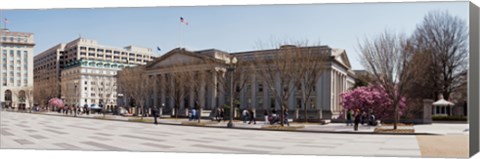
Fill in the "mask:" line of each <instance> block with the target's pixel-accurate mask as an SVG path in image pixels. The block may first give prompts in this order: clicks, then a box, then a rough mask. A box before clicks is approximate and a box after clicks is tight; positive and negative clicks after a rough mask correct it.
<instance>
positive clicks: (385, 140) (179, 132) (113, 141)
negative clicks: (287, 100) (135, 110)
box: [0, 111, 422, 157]
mask: <svg viewBox="0 0 480 159" xmlns="http://www.w3.org/2000/svg"><path fill="white" fill-rule="evenodd" d="M0 115H1V116H0V119H1V122H0V123H1V125H0V126H1V131H0V137H1V140H0V148H2V149H3V148H7V149H18V148H27V149H50V150H61V149H69V150H110V151H163V152H217V153H255V154H315V155H339V156H343V155H347V156H350V155H368V156H410V157H421V156H422V154H421V150H420V147H419V143H418V142H417V136H415V135H371V134H335V133H304V132H281V131H262V130H239V129H227V128H206V127H191V126H177V125H164V124H160V125H154V124H145V123H135V122H122V121H109V120H97V119H85V118H73V117H64V116H55V115H44V114H28V113H15V112H6V111H2V112H1V113H0ZM241 125H242V124H237V126H241ZM257 125H260V123H257ZM365 129H366V128H365Z"/></svg>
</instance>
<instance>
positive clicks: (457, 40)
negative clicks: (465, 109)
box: [411, 11, 468, 99]
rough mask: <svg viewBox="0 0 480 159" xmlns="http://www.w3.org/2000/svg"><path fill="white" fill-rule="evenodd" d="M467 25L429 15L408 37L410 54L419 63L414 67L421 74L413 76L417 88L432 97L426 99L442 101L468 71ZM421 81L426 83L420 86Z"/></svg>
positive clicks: (456, 19) (440, 14)
mask: <svg viewBox="0 0 480 159" xmlns="http://www.w3.org/2000/svg"><path fill="white" fill-rule="evenodd" d="M467 29H468V28H467V23H466V22H465V21H464V20H463V19H461V18H459V17H457V16H453V15H451V14H449V13H448V12H447V11H432V12H430V13H428V14H427V15H426V16H425V17H424V19H423V22H422V23H421V24H419V25H417V28H416V30H415V32H414V34H413V36H412V37H411V41H412V45H411V47H412V48H411V49H412V50H411V51H412V52H415V56H417V58H420V59H422V62H421V63H419V65H418V66H417V67H421V68H422V70H424V72H422V76H416V78H417V79H416V80H415V81H417V82H419V83H417V88H419V87H420V88H421V87H423V88H424V89H428V90H430V91H431V92H432V93H430V94H428V96H427V97H429V98H433V99H436V98H437V96H438V95H439V94H442V95H443V97H445V99H449V96H450V94H451V93H452V92H454V91H455V90H456V89H457V88H459V87H460V86H461V82H460V81H461V75H462V74H464V73H465V72H466V70H467V67H468V59H467V58H468V30H467ZM421 81H428V82H427V83H424V82H423V83H422V82H421Z"/></svg>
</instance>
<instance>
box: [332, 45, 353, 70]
mask: <svg viewBox="0 0 480 159" xmlns="http://www.w3.org/2000/svg"><path fill="white" fill-rule="evenodd" d="M338 51H340V52H338V54H337V55H336V57H335V60H336V61H338V62H339V63H341V64H343V65H345V66H347V67H349V68H351V67H352V66H351V65H350V60H348V56H347V53H346V52H345V50H343V49H341V50H338Z"/></svg>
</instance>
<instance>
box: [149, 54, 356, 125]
mask: <svg viewBox="0 0 480 159" xmlns="http://www.w3.org/2000/svg"><path fill="white" fill-rule="evenodd" d="M293 47H295V46H293ZM282 49H283V47H280V48H279V49H272V50H256V51H249V52H237V53H227V52H224V51H220V50H215V49H211V50H202V51H188V50H185V49H174V50H172V51H170V52H168V53H167V54H165V55H163V56H161V57H159V58H158V59H156V60H155V61H153V62H152V63H150V64H148V65H147V67H146V72H147V75H149V76H155V77H157V78H158V79H159V81H160V82H159V83H160V85H161V86H158V87H155V88H156V89H154V91H153V92H154V93H153V97H151V100H148V101H150V102H147V103H149V104H150V105H152V106H162V109H163V111H162V112H163V114H164V115H165V114H173V113H174V111H173V110H174V105H175V102H174V101H175V100H174V99H172V98H174V97H175V95H174V91H173V90H175V89H179V88H174V87H178V86H177V85H174V81H175V80H176V79H175V78H176V77H177V76H175V74H178V72H181V71H189V72H193V73H194V74H196V75H195V76H194V77H195V78H193V79H194V80H193V81H194V82H193V83H195V82H198V83H199V84H197V86H199V88H200V89H188V88H180V89H184V90H188V91H189V92H188V93H187V95H186V97H185V99H184V100H181V101H180V105H179V110H178V111H179V112H181V113H184V112H185V114H186V112H187V111H186V110H187V109H189V108H192V107H197V106H200V108H202V109H204V110H214V109H215V108H217V107H219V106H220V107H222V106H223V107H225V106H226V104H228V103H229V102H228V101H229V95H230V93H229V91H228V89H230V88H229V87H228V86H226V87H225V86H222V85H224V84H227V82H226V81H229V78H230V77H231V76H229V75H228V70H229V65H228V63H229V62H230V59H232V58H233V57H235V58H236V59H238V60H239V61H240V62H239V64H240V65H241V64H242V63H243V64H245V65H246V63H248V61H249V60H252V59H253V57H273V58H275V53H277V52H278V51H281V50H282ZM300 49H303V47H302V48H300ZM308 49H310V50H313V51H315V53H318V54H319V55H320V54H321V55H326V56H328V59H327V60H326V63H324V65H325V71H323V72H322V74H321V75H320V77H319V78H318V80H317V81H316V82H315V84H314V85H315V86H314V87H315V91H314V93H313V95H312V96H310V98H309V99H308V101H303V100H302V98H301V97H300V96H301V94H300V93H299V92H295V93H293V94H291V95H289V97H288V101H287V104H286V105H287V106H288V110H289V114H291V116H290V118H297V119H298V118H301V117H302V114H304V108H302V107H301V104H300V103H302V102H306V103H307V104H306V105H307V114H308V118H309V119H337V118H338V117H339V116H340V115H341V114H342V111H343V109H342V107H341V105H340V104H341V101H340V93H342V92H344V91H347V90H348V89H349V88H351V87H353V85H354V83H355V81H354V73H353V71H352V70H351V66H350V63H349V60H348V57H347V54H346V52H345V50H343V49H333V48H330V47H328V46H314V47H308ZM239 67H242V66H237V69H239ZM255 69H257V70H258V69H261V68H254V70H255ZM235 75H236V77H234V78H233V79H241V80H240V81H244V82H243V83H238V80H236V82H237V83H236V84H235V86H234V87H235V88H234V95H233V96H234V99H235V100H234V101H235V105H236V106H237V107H239V108H240V109H244V108H253V109H254V111H256V112H257V113H256V116H257V117H261V116H263V112H264V111H265V110H267V111H270V110H272V109H276V110H280V104H279V102H276V101H275V95H274V94H273V93H272V92H271V90H272V89H269V86H268V85H267V83H266V81H265V80H262V76H261V75H260V74H259V72H258V71H247V72H242V73H241V74H235ZM162 84H163V86H162ZM186 84H187V85H188V84H191V83H186ZM239 85H241V87H239ZM192 87H193V86H192ZM275 87H279V86H278V85H277V86H275ZM280 89H281V88H277V90H280Z"/></svg>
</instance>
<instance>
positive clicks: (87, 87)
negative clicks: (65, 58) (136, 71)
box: [61, 60, 135, 110]
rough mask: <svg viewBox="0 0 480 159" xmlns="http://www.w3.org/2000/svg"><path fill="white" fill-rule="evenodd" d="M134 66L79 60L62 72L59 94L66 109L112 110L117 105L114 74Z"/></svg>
mask: <svg viewBox="0 0 480 159" xmlns="http://www.w3.org/2000/svg"><path fill="white" fill-rule="evenodd" d="M133 66H135V65H133V64H122V63H116V62H107V61H98V60H79V61H77V62H75V63H70V64H69V65H66V67H65V68H64V69H63V71H62V75H61V81H62V82H61V88H62V90H61V92H62V96H63V98H64V102H65V104H67V105H78V106H89V107H98V108H100V107H103V106H105V108H106V110H112V109H113V108H114V107H115V106H116V105H117V104H116V103H117V101H116V99H117V84H116V83H117V79H116V75H117V71H120V70H121V69H122V68H124V67H133Z"/></svg>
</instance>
